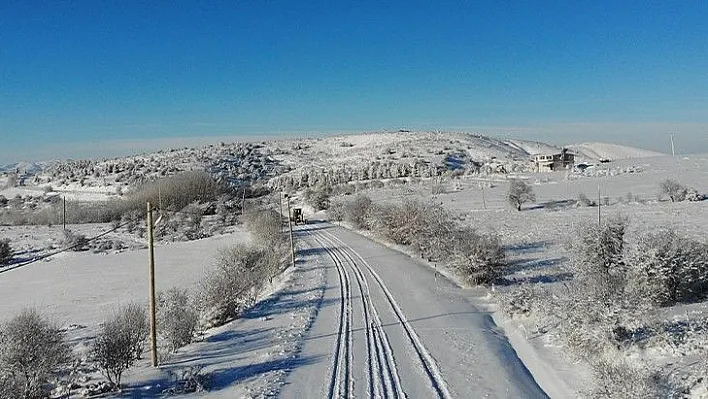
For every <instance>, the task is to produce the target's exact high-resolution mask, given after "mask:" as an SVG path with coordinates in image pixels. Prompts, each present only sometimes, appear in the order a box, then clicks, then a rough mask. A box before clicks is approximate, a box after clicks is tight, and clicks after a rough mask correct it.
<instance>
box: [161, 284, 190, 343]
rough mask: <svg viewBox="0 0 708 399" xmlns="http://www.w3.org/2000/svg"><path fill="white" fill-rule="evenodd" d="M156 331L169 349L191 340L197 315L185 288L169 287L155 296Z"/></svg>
mask: <svg viewBox="0 0 708 399" xmlns="http://www.w3.org/2000/svg"><path fill="white" fill-rule="evenodd" d="M157 302H158V304H157V324H158V329H157V331H158V333H159V335H160V337H162V338H163V339H164V340H165V341H166V342H167V346H168V348H169V350H170V351H172V352H174V351H175V350H177V349H178V348H180V347H182V346H184V345H187V344H189V343H191V342H192V339H193V338H194V333H195V332H196V330H197V324H198V321H199V317H198V315H197V313H196V312H195V311H194V309H193V307H192V304H191V303H190V300H189V295H187V290H181V289H179V288H170V289H169V290H167V291H164V292H160V293H159V294H158V297H157Z"/></svg>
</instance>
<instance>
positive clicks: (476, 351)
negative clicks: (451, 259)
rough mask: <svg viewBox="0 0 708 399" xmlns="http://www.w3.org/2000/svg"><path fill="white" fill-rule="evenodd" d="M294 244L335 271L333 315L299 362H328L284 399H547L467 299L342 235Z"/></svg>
mask: <svg viewBox="0 0 708 399" xmlns="http://www.w3.org/2000/svg"><path fill="white" fill-rule="evenodd" d="M296 234H297V235H298V237H299V238H300V242H301V243H302V244H303V245H304V246H306V247H309V251H310V252H312V253H317V254H319V256H320V257H321V258H322V259H320V260H321V261H323V262H325V263H328V264H329V265H330V266H331V267H329V268H328V269H327V273H328V274H330V275H329V276H328V277H327V278H326V279H325V284H326V286H325V288H324V289H325V292H328V293H329V294H328V295H329V297H330V300H332V301H333V303H335V304H336V306H328V307H323V308H322V309H321V310H320V312H319V313H318V317H317V318H316V319H315V320H314V323H313V328H312V329H311V330H310V331H309V332H308V333H307V334H306V335H305V336H304V337H303V344H302V347H301V349H302V350H301V352H300V356H311V355H315V354H319V355H321V354H322V353H323V352H325V353H327V356H324V359H323V360H322V361H321V362H316V363H313V364H310V365H307V366H304V367H300V368H297V369H295V370H292V371H291V372H290V373H289V374H288V375H287V376H286V378H285V384H284V386H283V387H282V388H281V390H280V396H281V397H321V396H322V393H324V392H326V393H327V394H328V396H329V397H409V398H414V397H439V398H451V397H459V398H467V397H499V398H519V397H524V398H537V397H538V398H544V397H548V396H547V395H546V394H545V393H544V392H543V390H542V389H541V388H540V387H539V385H538V384H537V383H536V381H535V380H534V379H533V377H532V376H531V374H530V373H529V371H528V370H527V369H526V367H525V366H524V365H523V363H522V362H521V361H520V360H519V358H518V356H516V353H515V352H514V349H513V348H512V347H511V345H510V344H509V341H508V340H507V338H506V336H504V334H503V333H502V331H501V330H500V329H499V328H497V327H496V325H495V324H494V322H493V320H492V319H491V317H490V315H489V314H488V313H486V312H482V311H480V310H478V309H477V308H475V307H474V305H473V303H472V295H473V293H472V292H471V291H470V290H464V289H460V288H459V287H457V286H455V285H454V284H452V283H450V282H449V281H447V280H446V279H444V278H440V277H439V275H436V273H435V271H434V270H432V269H431V268H430V267H428V266H427V265H424V264H422V263H420V262H418V261H417V260H415V259H412V258H410V257H408V256H406V255H404V254H401V253H399V252H396V251H394V250H392V249H390V248H387V247H385V246H383V245H380V244H378V243H376V242H374V241H371V240H369V239H367V238H365V237H362V236H360V235H357V234H355V233H352V232H350V231H347V230H345V229H341V228H337V227H334V226H331V225H328V224H316V225H308V226H303V227H301V228H299V229H298V230H297V232H296ZM335 293H336V294H335ZM347 318H349V321H346V320H347ZM347 328H348V330H347ZM333 337H334V338H336V339H332V338H333ZM324 338H327V339H324ZM349 340H350V341H349ZM325 342H327V343H330V344H329V346H328V347H323V344H324V343H325ZM332 342H333V343H332ZM341 342H350V346H349V348H350V352H349V353H348V354H347V355H343V354H342V353H343V349H342V344H341ZM347 369H348V370H350V373H349V374H348V376H347V375H346V373H344V372H343V370H347Z"/></svg>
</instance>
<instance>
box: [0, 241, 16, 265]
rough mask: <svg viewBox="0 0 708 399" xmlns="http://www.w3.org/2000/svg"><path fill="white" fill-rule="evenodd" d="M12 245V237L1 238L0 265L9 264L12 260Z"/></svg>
mask: <svg viewBox="0 0 708 399" xmlns="http://www.w3.org/2000/svg"><path fill="white" fill-rule="evenodd" d="M12 255H13V252H12V247H11V246H10V239H9V238H6V239H4V240H0V266H2V265H7V264H8V263H10V261H12Z"/></svg>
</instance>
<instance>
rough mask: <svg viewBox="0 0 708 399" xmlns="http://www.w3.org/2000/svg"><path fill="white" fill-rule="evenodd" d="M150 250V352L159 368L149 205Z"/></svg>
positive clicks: (152, 239) (148, 210) (152, 230)
mask: <svg viewBox="0 0 708 399" xmlns="http://www.w3.org/2000/svg"><path fill="white" fill-rule="evenodd" d="M147 224H148V248H150V251H149V252H150V350H151V352H152V367H157V316H156V304H155V235H154V226H153V223H152V205H151V204H150V203H149V202H148V203H147Z"/></svg>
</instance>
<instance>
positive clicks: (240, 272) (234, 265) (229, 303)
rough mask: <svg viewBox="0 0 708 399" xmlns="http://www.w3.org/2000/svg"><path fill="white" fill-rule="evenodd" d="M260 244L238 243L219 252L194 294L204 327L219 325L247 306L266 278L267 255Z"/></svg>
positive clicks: (234, 316)
mask: <svg viewBox="0 0 708 399" xmlns="http://www.w3.org/2000/svg"><path fill="white" fill-rule="evenodd" d="M267 251H268V250H266V249H265V248H263V247H255V246H248V245H244V244H238V245H235V246H232V247H229V248H226V249H223V250H222V251H220V253H219V255H218V257H217V260H216V264H215V265H214V267H213V268H212V269H211V270H210V271H209V272H208V274H207V275H206V277H205V278H204V280H203V281H202V284H201V291H200V293H199V297H198V304H199V309H200V310H201V311H202V315H203V319H204V320H203V322H204V324H205V325H206V326H214V325H221V324H224V323H226V322H227V321H229V320H232V319H235V318H237V317H239V316H241V314H242V313H243V311H244V310H246V309H248V308H249V307H251V306H252V305H253V304H254V303H255V300H256V297H257V295H258V293H259V292H260V289H261V287H262V286H263V283H264V282H265V280H266V279H267V272H266V270H267V269H269V268H270V265H268V264H267V262H268V260H269V259H270V257H269V256H268V254H267V253H266V252H267Z"/></svg>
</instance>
